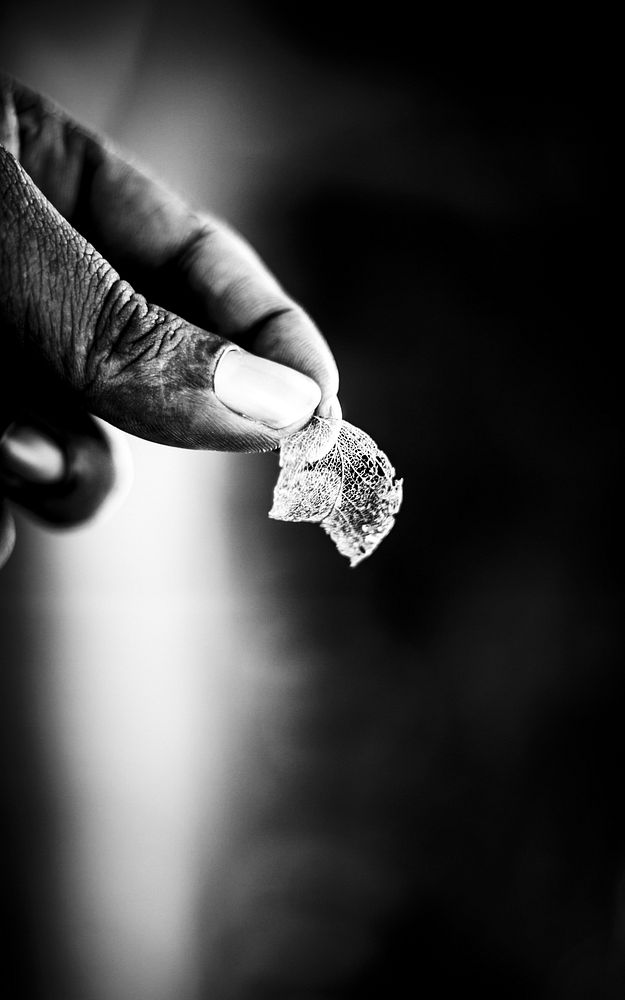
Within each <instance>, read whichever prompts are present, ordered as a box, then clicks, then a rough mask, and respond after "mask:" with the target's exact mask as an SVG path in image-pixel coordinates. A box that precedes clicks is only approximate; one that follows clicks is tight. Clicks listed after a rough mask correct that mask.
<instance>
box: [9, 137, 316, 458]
mask: <svg viewBox="0 0 625 1000" xmlns="http://www.w3.org/2000/svg"><path fill="white" fill-rule="evenodd" d="M0 327H1V328H3V334H4V335H5V336H9V337H11V338H14V339H15V338H17V340H18V342H19V343H20V344H21V346H22V349H23V351H24V352H25V355H26V357H27V358H28V357H31V358H33V359H37V360H39V361H40V360H43V361H44V363H45V364H46V365H47V366H48V367H49V368H50V369H51V370H52V371H53V372H54V373H55V374H56V375H59V376H61V378H62V379H63V380H64V381H65V382H66V383H67V384H69V385H70V386H71V387H72V389H74V390H75V391H77V392H78V393H79V394H80V396H81V398H82V400H83V401H84V404H85V406H86V407H87V408H88V409H89V410H91V411H92V412H93V413H95V414H96V415H97V416H100V417H103V418H104V419H105V420H107V421H109V422H110V423H112V424H115V425H116V426H118V427H120V428H122V429H123V430H126V431H129V432H130V433H132V434H136V435H138V436H140V437H145V438H148V439H150V440H152V441H158V442H161V443H163V444H170V445H178V446H181V447H190V448H213V449H221V450H229V451H263V450H269V449H271V448H275V447H277V445H278V443H279V441H280V439H281V438H282V437H284V435H285V433H290V432H291V431H293V430H296V429H297V428H299V427H301V426H303V425H304V424H305V423H306V422H307V421H308V419H309V418H310V416H311V415H312V413H313V412H314V410H315V408H316V406H317V404H318V403H319V400H320V396H321V393H320V390H319V387H318V386H317V384H316V383H315V382H314V381H313V380H312V379H310V378H308V377H307V376H306V375H303V374H301V373H300V372H297V371H295V370H294V369H292V368H288V367H286V366H284V365H281V364H277V363H276V362H273V361H269V360H267V359H265V358H261V357H258V356H256V355H253V354H250V353H248V352H246V351H243V350H242V349H240V348H238V347H236V346H235V345H234V344H232V343H231V342H230V341H228V340H224V339H223V338H221V337H219V336H217V335H216V334H214V333H211V332H208V331H206V330H202V329H200V328H199V327H196V326H193V325H192V324H190V323H187V322H185V320H183V319H182V318H181V317H179V316H176V315H175V314H173V313H170V312H167V311H166V310H165V309H162V308H160V307H159V306H157V305H153V304H151V303H149V302H147V301H146V300H145V298H143V296H142V295H140V294H138V293H137V292H135V291H134V290H133V288H132V287H131V286H130V285H129V284H128V283H127V282H126V281H123V280H122V279H121V278H120V276H119V275H118V274H117V272H116V271H115V270H114V269H113V268H112V267H111V265H110V264H109V263H108V262H107V261H106V260H105V259H104V258H103V257H102V256H101V255H100V254H99V253H98V251H97V250H96V249H95V248H94V247H93V246H92V245H91V244H89V243H88V242H87V241H86V240H85V239H84V238H83V237H82V236H81V235H80V234H79V233H78V232H77V231H76V230H75V229H73V228H72V226H70V224H69V223H68V222H67V220H66V219H64V218H63V216H61V215H60V214H59V213H58V212H57V211H56V209H55V208H54V207H53V206H52V205H51V204H50V202H48V201H47V200H46V198H45V197H44V196H43V194H42V193H41V191H40V190H39V189H38V188H37V187H36V186H35V185H34V183H33V182H32V180H31V179H30V178H29V176H28V175H27V174H26V172H25V171H24V170H23V169H22V167H21V166H20V165H19V163H18V162H17V161H16V160H15V158H14V157H13V156H12V155H11V154H10V153H8V152H7V150H6V149H4V148H3V147H2V146H0Z"/></svg>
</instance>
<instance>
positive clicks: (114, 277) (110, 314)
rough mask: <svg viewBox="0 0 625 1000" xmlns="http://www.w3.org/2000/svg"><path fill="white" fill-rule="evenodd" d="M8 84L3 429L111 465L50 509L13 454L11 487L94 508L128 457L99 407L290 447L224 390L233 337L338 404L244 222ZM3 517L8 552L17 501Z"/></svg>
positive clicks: (167, 429)
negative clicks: (101, 423) (85, 494)
mask: <svg viewBox="0 0 625 1000" xmlns="http://www.w3.org/2000/svg"><path fill="white" fill-rule="evenodd" d="M0 98H1V100H0V434H1V433H3V432H4V430H5V429H6V427H7V426H8V425H9V424H10V423H11V422H12V421H14V420H15V419H16V418H17V419H24V420H26V421H27V422H29V423H34V424H35V425H41V426H44V427H46V428H47V429H48V430H50V429H52V436H53V438H54V439H55V440H56V441H57V442H58V443H59V444H60V445H61V446H62V447H63V448H64V450H66V451H67V450H68V449H69V450H71V449H72V447H73V449H74V452H76V451H78V452H80V453H81V454H82V455H83V464H84V462H85V461H86V462H87V464H88V463H89V462H91V464H92V466H94V467H95V466H98V467H99V469H100V470H101V471H102V470H104V472H103V473H102V474H101V475H100V480H101V482H100V486H99V487H98V488H97V489H95V492H94V495H93V496H92V497H91V500H90V503H88V504H87V507H86V508H85V505H84V504H83V506H82V508H81V509H80V510H78V509H72V503H73V501H72V499H71V497H69V496H68V497H66V498H65V499H63V501H62V502H61V503H60V504H57V507H60V509H61V514H60V515H58V511H57V516H52V515H51V514H50V511H49V509H48V507H49V504H48V499H47V497H46V495H45V491H43V490H34V491H33V490H32V489H28V490H26V489H25V488H24V485H23V484H20V483H19V482H15V481H13V480H12V479H11V477H8V476H7V475H2V468H1V466H0V475H2V478H3V479H4V482H5V486H4V488H3V492H4V494H5V496H10V498H11V499H12V500H13V501H14V502H17V503H22V504H23V506H25V507H28V508H29V509H30V510H31V511H32V512H33V513H35V514H36V515H38V516H40V517H42V518H43V519H44V520H50V521H55V522H56V523H67V524H71V523H74V522H76V521H79V520H85V519H87V518H88V517H89V516H91V514H92V512H93V511H95V510H96V509H97V507H98V505H99V503H100V502H101V499H102V498H103V496H104V495H105V494H106V493H107V492H108V490H109V489H110V488H111V485H112V484H113V483H114V480H115V469H114V460H113V458H112V454H111V449H110V446H109V444H108V441H107V436H106V433H105V432H102V431H101V429H96V427H97V425H96V424H95V423H94V422H93V421H92V420H91V418H90V417H89V416H87V411H88V412H89V413H91V414H95V415H96V416H98V417H101V418H103V419H104V420H106V421H108V422H109V423H111V424H114V425H116V426H117V427H120V428H121V429H123V430H125V431H128V432H130V433H132V434H135V435H138V436H141V437H145V438H147V439H149V440H152V441H156V442H160V443H164V444H168V445H177V446H180V447H189V448H211V449H220V450H231V451H263V450H269V449H273V448H276V447H277V446H278V443H279V434H278V432H277V431H276V430H274V429H272V428H269V427H267V426H265V425H264V424H261V423H259V422H258V421H255V420H252V419H250V418H248V417H244V416H239V415H238V414H237V413H234V412H232V411H231V410H230V409H228V408H227V407H225V406H224V405H223V404H222V403H221V402H220V401H219V400H218V399H217V397H216V396H215V395H214V393H213V375H214V372H215V367H216V365H217V363H218V361H219V359H220V357H221V355H222V354H223V353H224V351H226V350H228V349H229V347H231V345H232V343H235V344H237V345H239V346H240V347H242V348H244V349H246V350H249V351H252V352H254V353H256V354H259V355H262V356H264V357H266V358H269V359H271V360H273V361H276V362H279V363H281V364H284V365H287V366H289V367H291V368H294V369H297V370H298V371H301V372H303V373H304V374H306V375H308V376H310V377H311V378H313V379H314V380H315V381H316V382H317V383H318V385H319V386H320V387H321V391H322V398H321V403H320V405H319V407H318V410H317V412H318V413H320V414H323V415H325V413H326V412H327V408H328V407H329V406H331V404H332V401H333V400H334V399H335V397H336V393H337V389H338V375H337V370H336V365H335V363H334V360H333V358H332V355H331V353H330V350H329V348H328V346H327V344H326V343H325V341H324V339H323V337H322V336H321V334H320V333H319V332H318V330H317V329H316V327H315V325H314V323H313V322H312V321H311V319H310V318H309V317H308V316H307V315H306V314H305V312H304V311H303V310H302V309H301V308H300V307H299V306H298V305H297V304H296V303H295V302H293V300H292V299H290V298H289V297H288V296H287V295H286V293H285V292H284V291H283V290H282V288H281V287H280V285H279V284H278V282H277V281H276V279H275V278H274V277H273V276H272V275H271V274H270V273H269V272H268V271H267V269H266V268H265V267H264V265H263V264H262V262H261V261H260V260H259V258H258V257H257V256H256V254H255V253H254V251H253V250H252V249H251V248H250V247H249V246H248V245H247V244H246V243H245V241H244V240H243V239H242V238H241V237H240V236H239V235H238V234H236V233H235V232H233V231H232V230H230V229H229V228H228V227H227V226H226V225H225V224H224V223H222V222H221V221H219V220H217V219H215V218H213V217H211V216H209V215H207V214H205V213H200V212H198V211H196V210H194V209H192V208H190V207H189V206H187V205H186V204H185V203H184V202H183V201H181V200H180V199H179V198H178V197H177V196H176V195H173V194H172V193H171V192H169V191H167V190H165V189H164V188H163V187H162V186H161V185H160V184H159V183H157V182H156V181H154V180H153V179H151V178H149V177H147V176H145V175H144V174H142V173H140V172H139V171H138V170H137V169H136V168H135V167H134V166H132V165H131V164H129V163H128V162H127V161H126V160H125V159H123V158H122V157H121V156H120V155H119V154H118V153H117V152H116V151H115V150H114V149H113V148H112V147H111V146H110V145H109V144H108V143H106V142H104V141H103V140H101V139H100V138H98V137H96V136H94V135H91V134H89V133H88V132H86V131H85V130H84V129H82V128H81V127H79V126H78V125H76V124H75V123H74V122H72V121H71V120H70V119H69V118H68V117H67V116H66V115H65V114H64V113H63V112H61V111H59V109H58V108H56V107H55V106H54V105H52V104H51V103H50V102H49V101H47V100H46V99H45V98H42V97H41V96H39V95H38V94H35V93H33V92H31V91H29V90H28V89H27V88H25V87H23V86H21V85H19V84H16V83H15V82H14V81H12V80H10V79H7V78H4V77H0ZM78 425H79V426H78ZM90 428H91V430H90ZM291 429H296V428H295V427H293V428H291ZM281 433H283V432H282V431H281ZM85 437H86V438H89V440H90V444H89V446H88V447H87V449H86V451H85V449H84V448H83V449H82V451H81V447H82V446H81V445H79V444H77V442H78V441H80V440H84V439H85ZM87 454H89V455H90V457H89V458H87V459H85V455H87ZM107 467H108V468H107ZM92 492H93V491H92ZM0 530H1V531H2V535H1V536H0V564H1V563H2V562H3V561H4V560H5V559H6V558H7V557H8V554H9V552H10V549H11V545H12V537H13V527H12V523H11V518H10V516H9V515H8V514H7V512H6V510H4V513H3V516H2V520H1V521H0Z"/></svg>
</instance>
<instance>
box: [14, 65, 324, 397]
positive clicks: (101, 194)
mask: <svg viewBox="0 0 625 1000" xmlns="http://www.w3.org/2000/svg"><path fill="white" fill-rule="evenodd" d="M0 88H1V89H2V92H3V97H4V106H5V107H6V108H7V109H8V110H7V113H14V114H15V116H16V118H17V123H18V134H19V149H18V153H17V155H18V157H19V159H20V161H21V163H22V165H23V167H24V168H25V170H26V171H27V173H28V174H29V175H30V176H31V177H32V179H33V180H34V182H35V184H36V185H37V186H38V187H39V188H40V190H41V191H42V192H43V193H44V195H45V196H46V197H47V198H48V200H49V201H51V202H52V204H53V205H54V206H55V207H56V208H57V209H58V211H60V212H61V214H62V215H64V216H65V218H66V219H67V220H68V221H69V222H70V223H71V224H72V226H74V228H76V229H78V230H79V232H81V233H82V235H83V236H85V237H86V239H87V240H88V241H89V242H90V243H92V244H93V245H94V246H95V247H96V248H97V249H98V250H99V251H100V252H101V253H102V254H103V256H105V257H106V258H107V259H108V260H109V261H110V262H111V263H112V264H113V266H114V267H115V268H116V269H117V270H118V271H120V272H121V273H122V275H124V277H127V278H128V280H129V281H131V283H132V284H133V285H134V286H135V287H136V288H137V289H138V290H139V291H141V292H142V293H143V294H144V295H145V296H146V298H148V299H149V300H150V301H154V302H157V303H158V304H159V305H161V306H163V307H165V308H166V309H169V310H171V311H172V312H175V313H177V314H179V315H181V316H183V317H184V318H185V319H187V320H188V321H189V322H192V323H194V324H196V325H198V326H201V327H206V328H210V329H212V330H214V331H215V332H216V333H218V334H219V335H220V336H223V337H227V338H228V339H230V340H232V341H234V342H235V343H239V344H241V346H244V347H245V348H246V349H247V350H249V351H252V352H254V353H257V354H260V355H262V356H263V357H266V358H269V359H270V360H272V361H277V362H279V363H280V364H283V365H288V366H289V367H292V368H295V369H296V370H298V371H301V372H303V373H304V374H306V375H309V376H310V377H311V378H313V379H314V380H315V381H316V382H317V384H318V385H319V386H320V388H321V392H322V397H321V403H320V406H319V408H318V412H320V413H326V412H328V413H329V412H330V410H331V409H332V407H333V405H337V404H336V400H335V397H336V394H337V391H338V372H337V368H336V364H335V361H334V358H333V356H332V353H331V351H330V349H329V347H328V345H327V343H326V341H325V339H324V338H323V336H322V335H321V333H320V332H319V330H318V329H317V327H316V325H315V324H314V322H313V321H312V320H311V319H310V317H309V316H308V315H307V314H306V313H305V312H304V310H303V309H302V308H301V307H300V306H299V305H298V304H297V303H296V302H294V301H293V299H292V298H290V297H289V296H288V295H287V294H286V292H285V291H284V289H283V288H282V287H281V286H280V284H279V283H278V281H277V280H276V278H275V277H274V276H273V275H272V274H271V273H270V272H269V270H268V269H267V268H266V267H265V265H264V264H263V263H262V261H261V260H260V258H259V257H258V255H257V254H256V253H255V252H254V251H253V250H252V248H251V247H250V246H249V244H247V242H246V241H245V240H244V239H243V238H242V237H241V236H240V235H238V234H237V233H235V232H234V231H233V230H232V229H230V228H229V227H228V226H226V225H225V223H223V222H221V221H220V220H219V219H217V218H215V217H213V216H210V215H208V214H207V213H205V212H200V211H198V210H196V209H194V208H193V207H191V206H189V205H188V204H187V203H186V202H185V201H184V200H182V199H181V198H180V197H179V196H177V195H176V194H174V193H173V192H172V191H170V190H168V189H167V188H166V187H165V186H164V185H163V184H162V183H160V182H159V181H158V180H156V179H154V178H152V177H150V176H149V174H147V173H146V172H145V171H144V170H141V169H139V168H138V167H137V166H135V165H134V164H133V163H132V162H131V161H130V160H129V159H128V158H126V157H125V156H123V155H122V154H121V153H120V152H119V151H118V150H116V149H115V148H114V146H113V144H112V143H110V142H109V141H108V140H105V139H102V138H100V137H99V136H96V135H95V134H93V133H91V132H90V131H88V130H87V129H85V128H83V127H82V126H81V125H79V124H77V123H76V122H75V121H73V120H72V118H71V117H70V116H69V115H68V114H67V113H66V112H64V111H63V110H62V109H60V108H59V107H57V106H56V105H55V104H54V103H53V102H52V101H50V100H49V99H48V98H46V97H43V96H41V95H40V94H37V93H35V92H34V91H32V90H30V89H29V88H28V87H26V86H24V85H23V84H21V83H18V82H16V81H11V80H9V79H8V78H6V77H3V78H0ZM334 414H335V415H337V414H336V409H335V410H334Z"/></svg>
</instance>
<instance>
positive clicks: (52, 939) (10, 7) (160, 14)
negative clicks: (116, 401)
mask: <svg viewBox="0 0 625 1000" xmlns="http://www.w3.org/2000/svg"><path fill="white" fill-rule="evenodd" d="M571 18H572V13H571V11H568V13H567V17H566V19H565V18H564V17H560V18H558V17H556V16H555V15H554V16H553V17H549V16H548V15H547V13H546V11H545V8H543V9H542V10H541V11H540V13H536V14H534V13H533V12H532V10H531V9H529V8H526V7H523V8H522V9H518V10H510V11H509V12H508V14H507V15H506V17H505V18H503V17H502V16H500V17H499V18H498V19H493V18H492V17H486V16H484V17H480V15H479V13H478V12H477V11H476V10H475V9H471V11H470V13H465V14H464V15H463V17H462V19H460V20H459V19H458V15H457V14H453V15H452V13H451V11H445V10H439V13H438V15H437V16H434V15H433V14H432V12H431V11H428V12H427V13H426V12H425V10H422V9H418V10H412V9H410V7H409V6H407V7H404V6H403V5H401V6H400V5H399V4H397V3H394V2H390V3H387V4H385V5H384V6H383V8H380V9H377V8H376V9H373V8H366V9H365V8H364V7H363V6H362V5H356V4H350V3H332V4H330V3H328V2H326V0H320V2H317V3H316V4H315V5H313V6H311V7H308V8H306V10H305V11H302V10H301V9H300V8H298V7H297V6H296V5H294V4H293V3H287V2H284V0H257V2H254V3H252V2H246V0H233V2H230V3H228V4H219V5H218V4H213V3H210V2H206V3H204V4H199V3H193V2H191V0H178V2H177V3H176V4H157V3H156V4H155V3H150V2H148V0H145V2H133V0H127V2H125V3H121V2H118V0H112V2H110V3H108V4H106V5H99V6H97V7H94V8H90V7H88V6H87V5H85V4H84V3H82V2H81V3H78V2H67V0H65V2H60V3H56V4H53V5H52V4H51V5H44V4H42V3H38V2H36V0H20V2H19V3H17V2H13V0H5V2H4V4H3V8H2V15H1V18H0V63H1V64H2V66H3V68H4V69H6V70H7V71H9V72H11V73H13V74H15V75H16V76H18V77H20V78H21V79H22V80H24V82H26V83H27V84H28V85H30V86H31V87H33V88H35V89H40V90H42V91H44V92H45V93H47V94H48V95H50V96H51V97H53V98H54V99H56V101H57V102H58V103H60V104H61V105H63V106H65V107H66V108H67V109H68V110H69V111H70V112H71V113H72V114H73V115H74V116H75V117H76V118H78V119H79V120H80V121H82V122H84V123H85V124H87V125H89V126H90V127H92V128H94V129H96V130H100V131H102V132H106V133H108V134H109V135H111V136H112V137H113V138H114V139H115V140H116V141H117V142H118V143H119V144H121V145H122V147H124V148H126V149H127V150H128V151H129V153H131V154H132V155H133V156H136V157H137V158H138V159H139V160H140V161H143V162H144V163H146V164H147V165H148V166H149V168H150V169H151V170H153V171H154V172H155V173H157V174H159V175H160V176H162V177H163V178H164V179H165V180H166V181H168V182H169V183H170V184H171V185H172V186H173V187H175V188H176V189H178V190H179V191H180V192H181V193H183V194H184V195H185V196H186V197H187V198H188V199H189V200H190V201H192V202H195V203H198V204H201V205H204V206H205V207H207V208H209V209H211V210H213V211H214V212H216V213H217V214H219V215H222V216H224V217H226V218H227V219H228V220H229V221H230V222H231V223H232V224H234V225H235V226H236V227H238V228H239V229H240V230H241V231H242V232H243V233H244V234H245V235H246V236H247V237H248V239H250V240H251V242H252V243H253V244H254V245H255V246H256V248H257V249H258V250H259V252H260V253H261V255H262V256H263V257H264V258H265V260H266V261H267V263H268V264H269V265H270V266H271V268H272V269H273V270H274V271H275V272H276V273H277V274H278V276H279V277H280V279H281V281H282V283H283V284H284V285H285V287H286V288H287V289H288V290H289V291H290V292H291V294H292V295H293V296H294V297H295V298H297V299H298V300H300V301H301V302H302V303H303V304H304V305H305V307H306V308H307V309H308V311H309V312H310V313H311V314H312V315H313V317H314V318H315V319H316V321H317V322H318V324H319V325H320V327H321V329H322V330H323V332H324V333H325V334H326V336H327V338H328V340H329V341H330V343H331V345H332V347H333V349H334V351H335V354H336V357H337V360H338V363H339V367H340V370H341V386H342V388H341V401H342V403H343V409H344V415H345V417H346V419H347V420H349V421H351V422H352V423H355V424H358V425H359V426H361V427H362V428H363V429H365V430H366V431H367V432H368V433H370V434H371V435H372V436H373V437H374V438H375V440H376V441H377V442H378V443H379V444H380V446H381V447H382V448H383V449H384V450H385V451H386V452H387V453H388V454H389V456H390V458H391V461H392V462H393V463H394V465H395V466H396V468H397V470H398V473H399V475H401V476H403V477H404V482H405V501H404V506H403V508H402V511H401V512H400V515H399V517H398V520H397V525H396V527H395V529H394V531H393V532H392V534H391V535H390V536H389V538H388V539H387V540H386V541H385V542H384V543H383V545H382V546H381V548H380V550H379V551H378V552H377V553H376V554H375V555H374V556H373V557H372V558H370V559H369V560H367V561H365V562H364V563H363V564H362V565H361V566H359V567H358V568H357V569H355V570H351V569H350V568H349V566H348V564H347V562H346V561H345V560H343V559H342V558H341V557H340V556H339V555H338V554H337V553H336V551H335V550H334V548H333V546H332V544H331V543H330V541H329V539H328V538H327V537H326V536H325V535H323V533H322V532H320V531H319V530H318V529H316V528H314V527H313V526H310V525H285V524H281V523H277V522H271V521H269V520H268V519H267V516H266V512H267V510H268V509H269V507H270V504H271V491H272V486H273V483H274V482H275V478H276V475H277V457H276V456H275V455H262V456H246V455H223V454H222V455H216V454H209V453H191V452H184V451H178V450H176V449H167V448H163V447H159V446H156V445H151V444H148V443H146V442H143V441H139V440H135V439H132V438H128V441H129V444H130V446H131V449H132V452H133V455H134V460H135V484H134V488H133V491H132V494H131V496H130V498H129V500H128V501H127V502H126V504H125V506H124V507H123V509H121V510H119V511H118V513H117V514H116V515H115V516H114V517H113V518H112V519H111V520H110V521H108V522H106V523H104V524H101V525H96V526H94V527H92V528H88V529H82V530H80V531H78V532H75V533H73V534H71V535H60V534H53V533H48V532H46V531H44V530H43V529H41V528H39V527H37V526H35V525H32V524H31V523H29V522H27V520H26V519H25V518H21V519H20V520H19V524H18V529H19V537H18V546H17V548H16V551H15V554H14V556H13V557H12V559H11V560H10V562H9V564H8V565H7V567H6V569H5V570H4V571H3V572H2V574H1V575H0V657H1V663H2V670H1V671H0V678H1V680H0V683H1V684H2V713H3V719H2V726H1V732H2V741H3V747H2V755H1V758H0V760H1V767H0V779H1V783H0V788H1V803H2V824H1V833H0V836H1V844H2V854H1V858H0V860H1V873H2V928H3V936H2V946H1V948H2V951H1V961H0V986H1V987H2V990H3V996H6V997H11V998H13V997H15V998H17V1000H22V998H28V1000H30V998H33V1000H39V998H41V1000H57V998H58V1000H61V998H62V1000H174V998H175V1000H207V998H210V1000H325V998H328V1000H338V998H341V1000H343V998H346V1000H348V998H358V1000H364V998H366V997H376V998H379V997H383V996H384V997H386V996H388V997H400V996H401V997H409V996H413V995H414V996H422V997H430V996H432V997H433V996H436V997H446V996H455V995H456V993H457V991H458V989H463V988H465V987H468V986H469V985H471V986H473V987H474V988H475V989H477V990H479V993H480V995H481V996H482V997H487V998H490V997H492V998H501V997H506V998H555V1000H569V998H571V1000H577V998H580V1000H581V998H589V997H593V998H610V1000H612V998H617V997H618V998H622V996H623V995H624V993H625V852H624V836H625V829H624V823H623V809H622V805H621V800H622V771H623V764H624V762H625V746H624V735H623V723H622V715H623V709H624V707H625V679H624V675H623V671H622V664H621V659H622V637H621V627H620V626H621V616H622V612H621V598H622V544H621V533H620V527H621V524H620V522H621V518H622V510H623V504H622V496H621V492H620V486H619V477H618V473H619V471H620V470H619V465H620V462H619V448H620V431H621V417H620V396H621V382H622V378H621V367H620V365H619V364H617V355H616V352H615V349H614V347H613V331H614V321H613V320H612V319H610V312H609V307H608V298H609V295H608V291H609V289H610V287H611V285H612V274H613V272H614V269H613V268H611V267H610V256H609V253H608V248H607V245H608V234H609V232H610V226H609V224H608V223H609V220H610V221H611V217H612V211H613V209H612V201H611V199H610V197H609V195H608V191H607V182H606V169H605V167H606V148H607V139H608V136H609V134H610V131H611V130H613V129H614V121H615V118H614V115H613V113H612V110H611V107H610V99H611V95H612V93H613V81H612V66H613V59H612V52H611V46H610V45H609V43H608V36H609V33H610V29H609V27H606V28H605V29H603V28H602V26H601V24H600V23H599V22H598V21H597V23H589V22H588V20H587V18H586V19H585V20H581V19H580V21H579V22H577V23H574V22H573V21H572V19H571ZM580 18H581V15H580Z"/></svg>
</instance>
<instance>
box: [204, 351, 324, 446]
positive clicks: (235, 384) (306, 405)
mask: <svg viewBox="0 0 625 1000" xmlns="http://www.w3.org/2000/svg"><path fill="white" fill-rule="evenodd" d="M214 387H215V395H216V396H217V398H218V399H219V400H221V402H222V403H223V404H224V405H225V406H227V407H228V408H229V409H230V410H234V411H235V413H240V414H242V415H243V416H245V417H251V418H252V419H253V420H260V422H261V423H263V424H267V425H268V426H269V427H274V428H276V429H279V428H281V427H289V426H290V425H291V424H295V423H303V422H304V421H305V420H306V419H307V418H308V417H311V416H312V414H313V412H314V410H315V407H316V406H317V404H318V403H319V400H320V398H321V390H320V388H319V386H318V385H317V383H316V382H314V381H313V379H311V378H308V376H307V375H302V373H301V372H297V371H295V369H293V368H287V367H286V366H285V365H279V364H276V362H275V361H268V360H267V359H266V358H259V357H258V356H257V355H256V354H248V353H247V352H245V351H227V352H226V353H225V354H222V356H221V358H220V360H219V362H218V364H217V368H216V371H215V378H214Z"/></svg>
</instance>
